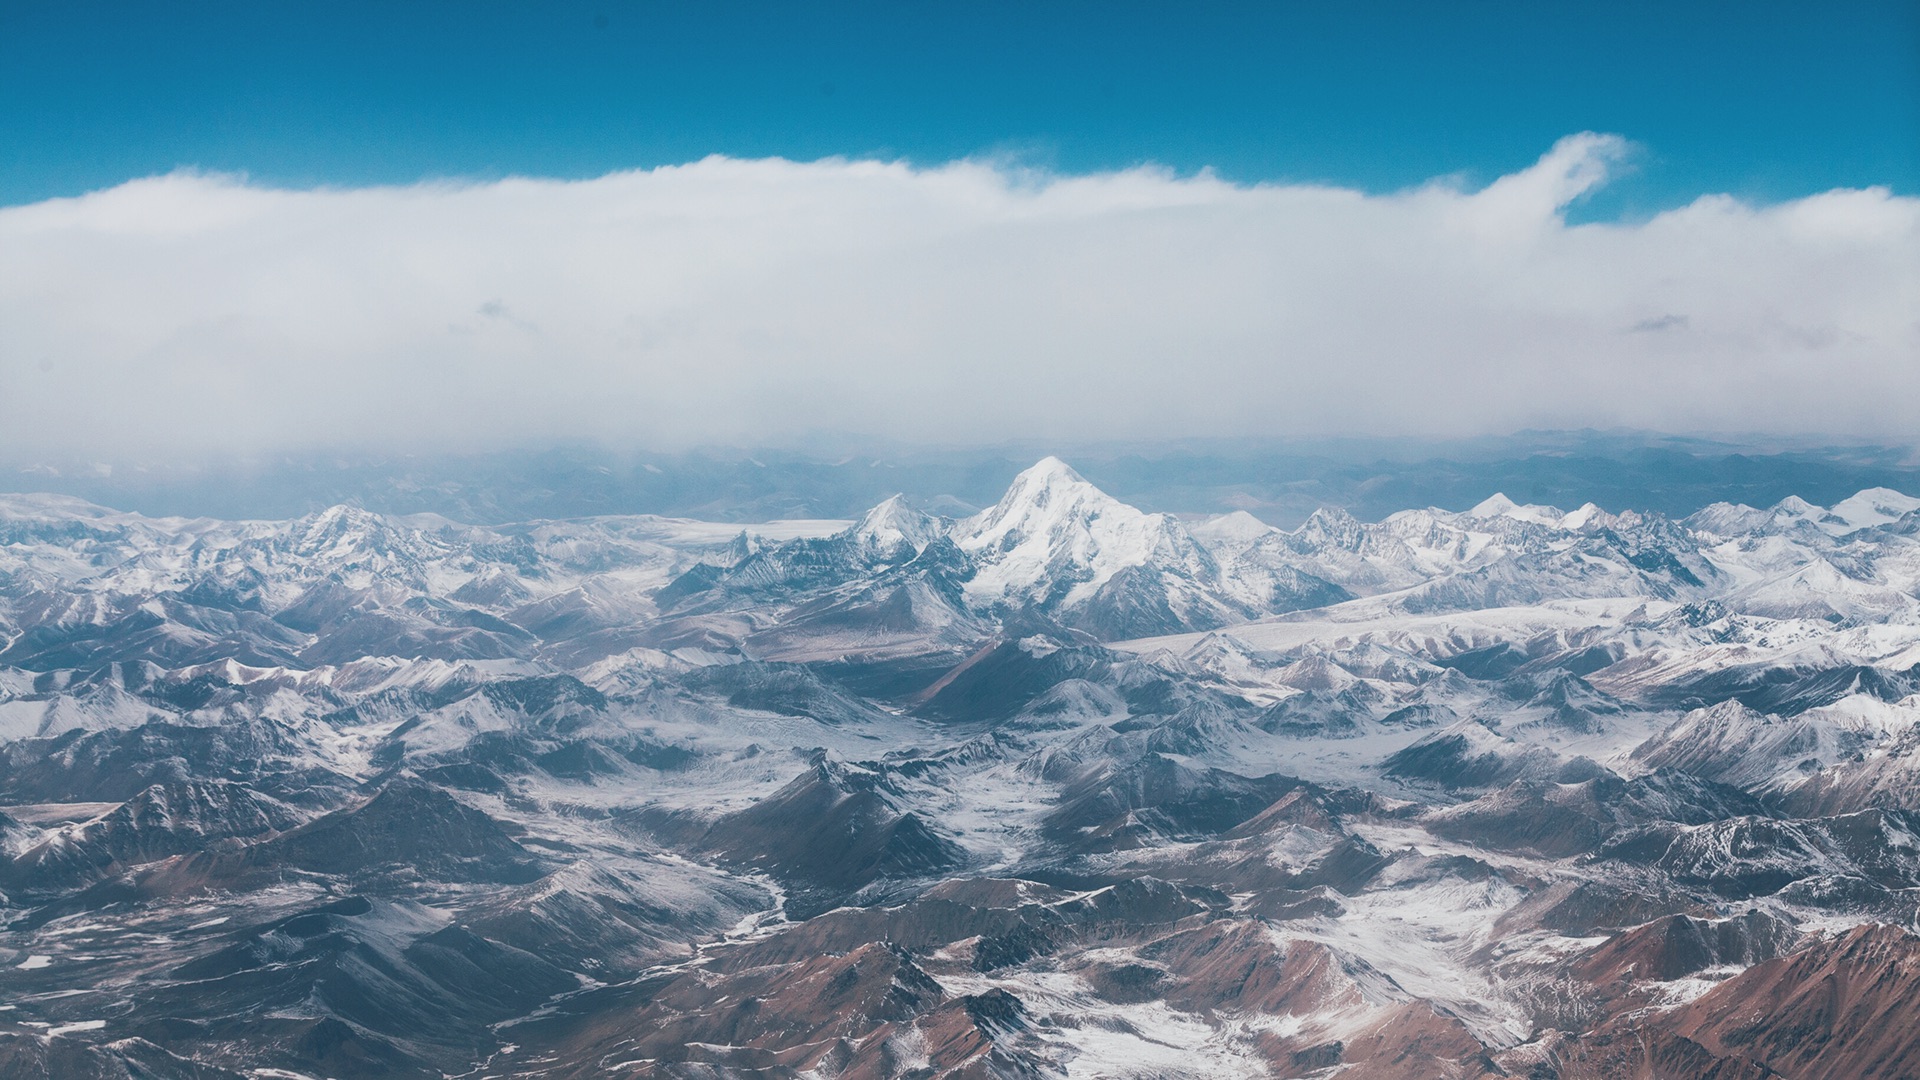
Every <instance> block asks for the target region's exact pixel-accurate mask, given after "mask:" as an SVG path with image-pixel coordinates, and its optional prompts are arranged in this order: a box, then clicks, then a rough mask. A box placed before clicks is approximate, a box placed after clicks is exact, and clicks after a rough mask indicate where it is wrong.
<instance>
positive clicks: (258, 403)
mask: <svg viewBox="0 0 1920 1080" xmlns="http://www.w3.org/2000/svg"><path fill="white" fill-rule="evenodd" d="M1625 149H1626V145H1625V143H1623V142H1622V141H1621V140H1620V139H1618V138H1616V137H1612V136H1605V135H1593V134H1582V135H1575V136H1570V137H1568V138H1566V139H1563V140H1561V141H1560V142H1559V143H1558V144H1557V145H1555V146H1554V147H1553V148H1552V149H1551V150H1550V151H1549V152H1548V153H1547V154H1546V155H1545V156H1543V157H1542V158H1541V159H1540V161H1539V162H1538V163H1537V164H1535V165H1534V166H1532V167H1530V168H1528V169H1526V170H1525V171H1522V172H1519V173H1515V174H1513V175H1511V176H1506V177H1502V178H1501V179H1499V180H1497V181H1495V182H1494V183H1493V184H1491V185H1488V186H1487V187H1485V188H1482V189H1480V190H1478V191H1467V190H1464V189H1462V188H1461V187H1459V186H1458V185H1457V184H1453V183H1449V182H1444V181H1436V182H1435V183H1433V184H1430V185H1427V186H1425V187H1422V188H1419V189H1416V190H1411V191H1406V192H1400V193H1394V194H1388V195H1371V194H1365V193H1362V192H1358V191H1351V190H1344V189H1338V188H1331V187H1319V186H1304V185H1256V186H1241V185H1234V184H1230V183H1226V182H1224V181H1221V180H1219V179H1217V178H1214V177H1211V176H1207V175H1201V176H1197V177H1177V176H1174V175H1171V174H1168V173H1166V172H1163V171H1159V170H1155V169H1137V170H1131V171H1127V172H1120V173H1110V174H1101V175H1094V176H1055V175H1049V174H1044V173H1033V172H1030V171H1025V170H1020V169H1016V168H1006V167H999V166H996V165H994V164H991V163H984V162H975V161H967V162H959V163H955V164H951V165H945V166H941V167H938V168H925V169H916V168H913V167H910V166H908V165H904V164H895V163H883V162H875V161H843V160H828V161H821V162H815V163H811V164H799V163H793V162H788V161H778V160H763V161H743V160H735V159H727V158H709V159H706V160H704V161H699V162H695V163H693V164H689V165H683V166H675V167H669V168H659V169H652V170H647V171H637V172H626V173H618V174H614V175H610V176H605V177H601V178H599V179H595V180H586V181H566V182H562V181H543V180H525V179H510V180H503V181H499V182H493V183H475V184H453V183H436V184H421V185H417V186H412V187H404V188H370V189H358V190H335V189H321V190H313V191H288V190H275V189H267V188H261V187H255V186H252V185H249V184H247V183H246V182H245V181H244V180H241V179H237V178H233V177H227V176H207V175H200V174H194V173H177V174H173V175H169V176H162V177H156V178H152V179H145V180H137V181H133V182H130V183H127V184H123V185H120V186H119V187H115V188H112V189H110V190H106V191H101V192H97V193H94V194H90V195H86V196H84V197H80V198H75V199H62V200H55V201H50V202H45V203H38V204H34V205H29V206H19V207H12V208H7V209H4V210H0V451H3V452H6V453H8V454H9V455H10V456H18V455H20V454H32V453H35V452H39V451H58V452H66V453H82V454H95V455H108V454H123V453H155V452H167V451H172V452H182V451H187V452H191V451H198V450H241V451H260V450H277V449H294V448H301V447H333V446H356V445H373V446H379V447H388V448H429V449H431V448H445V449H467V448H484V447H489V446H496V445H501V444H507V443H520V442H526V441H530V440H533V441H537V440H542V439H548V438H553V437H568V436H587V437H593V438H600V439H605V440H608V441H611V442H614V443H633V444H640V445H650V446H663V447H665V446H675V445H683V444H686V443H690V442H702V441H717V442H733V443H740V442H747V443H760V442H767V441H778V440H782V439H785V438H788V437H792V436H796V435H801V434H805V433H812V432H858V433H867V434H874V435H882V436H890V437H902V438H908V439H918V440H935V441H958V442H976V441H988V440H998V439H1003V438H1009V437H1029V438H1043V439H1045V438H1061V439H1067V438H1087V437H1102V436H1122V437H1125V436H1141V437H1158V436H1173V435H1213V434H1253V435H1289V434H1329V433H1340V432H1355V433H1393V432H1415V433H1430V434H1466V433H1477V432H1497V431H1510V430H1514V429H1517V428H1521V427H1528V426H1555V427H1567V426H1583V425H1600V426H1612V425H1631V426H1640V427H1651V428H1660V429H1666V430H1717V431H1728V430H1747V431H1753V430H1768V431H1780V432H1840V433H1844V432H1859V433H1871V434H1881V435H1885V434H1910V433H1912V432H1913V431H1914V428H1915V423H1914V420H1913V419H1912V413H1913V403H1914V402H1916V401H1920V307H1917V306H1916V299H1917V298H1920V200H1916V199H1912V198H1901V197H1895V196H1892V195H1890V194H1889V193H1888V192H1887V191H1885V190H1880V189H1869V190H1861V191H1835V192H1830V193H1827V194H1823V195H1817V196H1813V197H1810V198H1805V199H1801V200H1798V201H1794V202H1790V203H1784V204H1779V205H1772V206H1763V207H1756V206H1750V205H1746V204H1743V203H1741V202H1739V201H1736V200H1734V199H1732V198H1728V197H1725V196H1704V197H1702V198H1700V199H1698V200H1697V201H1695V202H1694V203H1692V204H1691V205H1689V206H1686V207H1684V208H1681V209H1678V210H1674V211H1671V212H1668V213H1664V214H1661V215H1659V216H1657V217H1655V218H1653V219H1652V220H1649V221H1645V222H1638V223H1626V224H1587V225H1568V224H1567V223H1566V221H1565V220H1564V213H1565V210H1566V207H1567V206H1568V205H1569V204H1570V203H1572V202H1573V201H1574V200H1576V199H1578V198H1579V197H1580V196H1581V195H1583V194H1584V193H1586V192H1588V191H1591V190H1592V189H1593V188H1594V187H1596V186H1597V185H1599V184H1602V183H1604V182H1605V180H1606V178H1607V176H1608V173H1609V170H1610V168H1612V167H1613V166H1614V163H1615V162H1617V161H1618V160H1619V158H1620V157H1621V155H1622V153H1623V151H1624V150H1625Z"/></svg>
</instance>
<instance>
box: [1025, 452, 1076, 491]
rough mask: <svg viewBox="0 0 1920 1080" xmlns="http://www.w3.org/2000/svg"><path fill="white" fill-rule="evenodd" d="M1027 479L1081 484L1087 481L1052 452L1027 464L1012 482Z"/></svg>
mask: <svg viewBox="0 0 1920 1080" xmlns="http://www.w3.org/2000/svg"><path fill="white" fill-rule="evenodd" d="M1028 479H1046V480H1054V481H1062V482H1069V483H1081V484H1084V483H1086V482H1087V478H1086V477H1084V476H1081V475H1080V474H1079V473H1077V472H1074V471H1073V466H1071V465H1069V464H1067V463H1066V462H1064V461H1062V460H1060V459H1059V458H1057V457H1055V456H1053V455H1052V454H1048V455H1047V456H1046V457H1043V458H1041V459H1040V460H1039V461H1036V462H1034V463H1033V464H1032V465H1030V466H1028V467H1027V469H1026V470H1025V471H1024V472H1022V473H1021V474H1020V475H1019V476H1018V477H1016V478H1015V481H1014V482H1015V483H1018V482H1019V481H1021V480H1028Z"/></svg>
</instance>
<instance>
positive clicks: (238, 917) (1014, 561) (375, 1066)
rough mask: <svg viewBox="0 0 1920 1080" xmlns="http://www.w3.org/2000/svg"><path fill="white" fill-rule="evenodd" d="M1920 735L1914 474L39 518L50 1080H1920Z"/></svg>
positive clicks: (22, 916)
mask: <svg viewBox="0 0 1920 1080" xmlns="http://www.w3.org/2000/svg"><path fill="white" fill-rule="evenodd" d="M937 510H938V511H949V512H951V513H936V512H934V511H937ZM1917 719H1920V498H1913V497H1909V496H1907V495H1904V494H1901V493H1900V492H1897V491H1894V490H1891V489H1887V488H1871V489H1868V490H1865V491H1861V492H1859V493H1858V494H1856V495H1853V496H1850V497H1847V498H1844V499H1841V500H1838V501H1836V502H1835V503H1834V504H1833V505H1831V506H1825V507H1822V506H1815V505H1812V504H1811V503H1809V502H1806V501H1803V500H1801V499H1798V498H1787V499H1785V500H1784V501H1780V502H1778V503H1775V504H1773V505H1769V506H1766V507H1754V506H1747V505H1743V504H1737V503H1716V504H1713V505H1708V506H1705V507H1703V508H1700V509H1697V510H1696V511H1694V512H1692V513H1690V514H1688V515H1686V516H1683V517H1677V518H1673V517H1667V516H1663V515H1661V514H1659V513H1655V512H1653V511H1652V510H1649V509H1645V508H1641V509H1633V508H1626V507H1621V508H1618V509H1615V510H1611V511H1610V510H1605V509H1602V508H1600V507H1597V506H1594V505H1592V504H1587V505H1583V506H1580V507H1578V508H1576V509H1573V510H1570V511H1568V510H1562V509H1558V508H1555V507H1550V506H1541V505H1531V504H1519V503H1516V502H1514V501H1513V500H1511V499H1508V498H1506V497H1505V496H1503V495H1499V494H1494V495H1492V496H1490V497H1488V498H1486V499H1485V500H1484V501H1482V502H1480V503H1479V504H1478V505H1476V506H1473V507H1472V508H1470V509H1468V510H1465V511H1448V510H1441V509H1436V508H1414V509H1407V510H1402V511H1399V512H1396V513H1392V514H1388V515H1385V516H1384V517H1382V518H1381V519H1380V520H1378V521H1362V520H1359V519H1358V518H1357V517H1355V516H1354V515H1353V514H1351V513H1349V512H1346V511H1343V510H1339V509H1335V508H1322V509H1320V510H1317V511H1315V512H1314V513H1312V514H1311V515H1310V516H1308V517H1307V518H1306V519H1305V520H1304V522H1303V523H1301V524H1299V525H1298V526H1297V527H1295V528H1292V529H1280V528H1274V527H1271V526H1269V525H1267V524H1266V523H1264V522H1262V521H1261V520H1259V519H1258V518H1256V517H1255V516H1253V515H1252V514H1249V513H1247V512H1244V511H1237V512H1233V513H1227V514H1223V515H1217V516H1212V517H1201V518H1196V517H1182V516H1179V515H1175V514H1171V513H1153V512H1147V511H1143V510H1141V509H1137V508H1135V507H1133V506H1130V505H1127V504H1126V503H1124V502H1122V501H1120V500H1118V499H1115V498H1113V497H1111V496H1109V495H1108V494H1106V493H1105V492H1103V491H1101V490H1100V489H1099V488H1098V487H1096V486H1094V485H1093V484H1091V483H1089V482H1088V481H1087V480H1086V479H1084V478H1083V477H1082V476H1081V475H1079V474H1078V473H1077V472H1075V471H1074V469H1072V468H1071V467H1069V466H1068V465H1067V464H1066V463H1065V462H1063V461H1060V460H1058V459H1057V458H1046V459H1043V460H1041V461H1039V462H1038V463H1037V464H1035V465H1033V466H1032V467H1031V468H1028V469H1026V470H1025V471H1023V472H1021V473H1020V474H1019V475H1018V476H1017V477H1016V478H1015V479H1014V480H1013V482H1012V484H1011V485H1010V486H1009V487H1008V488H1007V489H1006V491H1005V493H1004V494H1003V495H1002V496H1001V497H1000V498H999V499H998V501H996V502H993V503H992V504H991V505H988V506H986V507H985V508H984V509H980V510H978V511H977V512H973V508H971V507H965V508H959V507H954V506H952V505H950V504H946V503H941V504H934V505H929V504H925V503H919V502H916V501H915V500H914V499H911V498H908V497H905V496H896V497H894V498H890V499H887V500H885V501H883V502H881V503H880V504H879V505H877V506H874V507H873V508H871V509H870V510H868V511H866V512H865V513H864V514H862V515H861V516H859V517H858V518H855V519H850V520H819V519H798V520H782V521H773V522H768V523H761V524H749V525H741V524H721V523H715V522H707V521H699V520H692V519H683V518H668V517H658V516H645V515H630V516H600V517H585V518H572V519H555V520H531V521H525V522H518V523H498V522H495V523H489V524H470V523H465V522H460V521H454V520H451V519H449V518H446V517H441V516H438V515H434V514H413V515H391V514H379V513H373V512H369V511H367V510H365V509H361V508H358V507H355V506H350V505H341V506H334V507H331V508H328V509H325V510H323V511H320V512H316V513H312V514H308V515H305V516H302V517H298V518H293V519H287V520H216V519H206V518H169V517H148V516H143V515H140V514H134V513H124V512H119V511H115V510H111V509H108V508H105V507H101V506H97V505H94V504H92V503H88V502H84V501H81V500H79V499H77V498H73V497H70V496H63V495H45V494H42V495H11V496H0V927H3V928H0V1073H4V1074H6V1075H9V1076H12V1075H20V1076H49V1077H66V1076H75V1077H90V1078H91V1077H103V1078H104V1077H114V1078H119V1077H127V1078H131V1077H175V1076H178V1077H194V1078H212V1077H220V1078H227V1077H235V1076H251V1077H273V1078H279V1080H287V1078H290V1077H326V1076H331V1077H347V1076H356V1077H358V1076H395V1077H416V1076H418V1077H443V1076H462V1077H473V1078H480V1077H556V1078H558V1077H587V1076H596V1077H597V1076H635V1077H648V1076H650V1077H689V1078H691V1077H703V1078H705V1077H791V1078H800V1077H825V1076H834V1077H847V1078H854V1077H890V1076H915V1077H931V1076H954V1077H1082V1076H1086V1077H1108V1076H1112V1077H1120V1076H1140V1077H1166V1076H1194V1077H1203V1076H1227V1075H1232V1076H1275V1077H1302V1078H1304V1077H1331V1076H1335V1075H1337V1076H1340V1077H1342V1078H1365V1077H1379V1078H1400V1077H1405V1078H1414V1077H1420V1078H1426V1077H1483V1076H1484V1077H1494V1076H1524V1077H1529V1078H1533V1080H1547V1078H1553V1077H1561V1078H1567V1080H1573V1078H1588V1077H1593V1078H1600V1077H1619V1076H1649V1077H1651V1076H1662V1077H1693V1076H1698V1077H1717V1078H1726V1077H1741V1078H1745V1077H1753V1078H1764V1077H1796V1078H1797V1077H1805V1078H1808V1080H1811V1078H1813V1077H1827V1076H1850V1077H1885V1078H1894V1077H1902V1076H1911V1075H1914V1074H1915V1070H1916V1069H1920V1039H1915V1038H1913V1037H1911V1036H1908V1035H1907V1034H1906V1032H1908V1031H1910V1030H1912V1029H1913V1028H1914V1026H1915V1021H1916V1020H1920V1016H1915V1015H1912V1014H1913V1013H1914V1012H1915V1009H1916V1003H1920V996H1916V993H1915V992H1914V987H1913V986H1911V985H1909V984H1910V983H1912V981H1913V973H1914V972H1916V971H1920V938H1916V937H1915V936H1914V931H1915V929H1916V927H1917V922H1916V920H1917V918H1920V724H1916V722H1915V721H1916V720H1917Z"/></svg>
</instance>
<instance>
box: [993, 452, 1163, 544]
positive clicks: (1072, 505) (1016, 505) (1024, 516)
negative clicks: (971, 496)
mask: <svg viewBox="0 0 1920 1080" xmlns="http://www.w3.org/2000/svg"><path fill="white" fill-rule="evenodd" d="M1122 505H1123V504H1122V503H1120V502H1119V501H1118V500H1116V499H1115V498H1113V497H1112V496H1111V495H1108V494H1107V493H1106V492H1104V491H1101V490H1100V489H1099V488H1097V487H1094V486H1093V485H1092V484H1090V483H1088V482H1087V479H1086V477H1084V476H1081V475H1080V474H1079V473H1077V472H1075V471H1073V467H1072V466H1070V465H1068V464H1067V463H1066V462H1064V461H1061V460H1060V459H1059V458H1057V457H1052V456H1048V457H1044V458H1041V459H1040V460H1039V461H1038V462H1035V463H1034V465H1033V466H1032V467H1031V468H1028V469H1027V470H1025V471H1024V472H1022V473H1021V474H1020V475H1018V476H1016V477H1014V478H1013V483H1012V484H1010V485H1008V487H1007V493H1006V494H1005V495H1002V496H1001V497H1000V502H999V503H998V504H996V505H994V506H992V507H989V508H988V509H987V510H986V512H985V513H983V514H981V515H979V516H978V517H977V518H975V519H974V521H973V523H974V524H975V525H976V526H977V527H979V528H984V529H991V528H992V527H994V526H995V525H999V524H1008V523H1012V522H1015V521H1021V520H1030V519H1032V518H1033V516H1034V515H1036V514H1038V515H1042V516H1049V517H1050V516H1053V515H1058V514H1068V515H1072V516H1082V515H1085V514H1089V513H1097V512H1100V511H1103V510H1107V509H1110V508H1113V507H1120V506H1122ZM1129 509H1131V508H1129ZM1136 513H1137V511H1136Z"/></svg>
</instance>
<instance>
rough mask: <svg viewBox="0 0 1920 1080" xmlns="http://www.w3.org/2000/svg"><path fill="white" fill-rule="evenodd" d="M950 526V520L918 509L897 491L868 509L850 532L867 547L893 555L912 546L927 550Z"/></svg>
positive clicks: (869, 549)
mask: <svg viewBox="0 0 1920 1080" xmlns="http://www.w3.org/2000/svg"><path fill="white" fill-rule="evenodd" d="M946 529H947V523H946V522H944V521H942V520H941V519H939V518H937V517H934V516H933V515H932V514H926V513H922V512H921V511H919V510H915V509H914V508H913V507H911V506H908V505H907V500H906V498H905V497H904V496H901V495H895V496H893V497H891V498H889V499H887V500H886V501H884V502H882V503H880V504H879V505H878V506H875V507H874V508H873V509H871V510H869V511H867V512H866V514H864V515H863V516H862V517H861V518H860V520H859V521H857V522H854V524H853V527H852V528H849V529H848V530H847V533H846V535H847V536H848V537H849V538H850V539H852V540H853V541H854V542H855V543H856V544H858V545H859V546H860V547H861V548H862V549H863V550H865V551H868V552H870V553H872V554H874V555H877V556H881V557H888V558H891V557H893V556H895V555H898V554H901V553H902V552H903V551H904V550H905V549H908V548H911V549H912V550H913V551H914V553H915V554H918V553H919V552H921V551H924V550H926V547H927V545H928V544H931V543H933V542H934V541H935V540H936V539H938V538H939V537H940V536H941V534H942V533H944V532H945V531H946Z"/></svg>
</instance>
